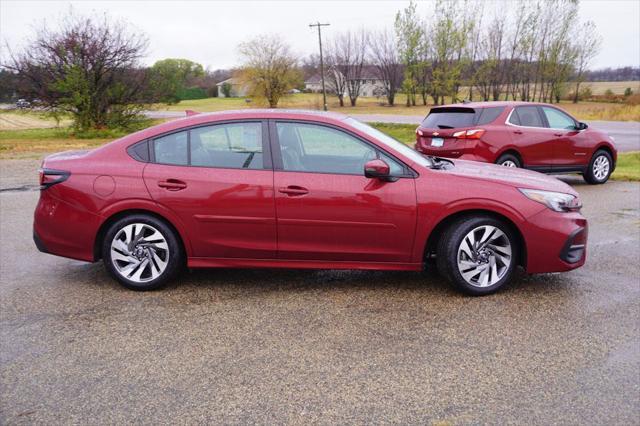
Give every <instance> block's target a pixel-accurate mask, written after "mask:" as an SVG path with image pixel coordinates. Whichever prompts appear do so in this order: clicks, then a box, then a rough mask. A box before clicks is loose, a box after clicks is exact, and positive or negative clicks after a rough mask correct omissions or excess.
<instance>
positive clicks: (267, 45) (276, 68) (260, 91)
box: [238, 35, 302, 108]
mask: <svg viewBox="0 0 640 426" xmlns="http://www.w3.org/2000/svg"><path fill="white" fill-rule="evenodd" d="M239 51H240V53H241V54H242V56H243V59H244V63H243V65H242V67H241V68H240V70H239V72H238V77H239V79H240V80H241V81H242V82H243V83H244V84H247V85H248V86H249V88H250V91H251V94H252V95H253V96H256V97H257V98H261V99H265V100H266V101H267V102H268V103H269V107H270V108H276V107H277V106H278V101H279V100H280V98H281V97H282V96H284V95H285V94H286V93H287V92H288V91H289V90H291V89H293V88H295V86H296V85H297V84H299V83H300V81H301V80H302V74H301V72H300V70H299V69H298V68H297V63H298V59H297V58H296V56H294V55H293V54H292V53H291V49H290V48H289V45H287V44H286V43H285V42H284V41H283V40H282V39H281V38H280V37H279V36H275V35H266V36H260V37H257V38H255V39H253V40H251V41H249V42H246V43H242V44H241V45H240V46H239Z"/></svg>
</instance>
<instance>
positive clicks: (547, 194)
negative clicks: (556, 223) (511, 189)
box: [518, 188, 582, 212]
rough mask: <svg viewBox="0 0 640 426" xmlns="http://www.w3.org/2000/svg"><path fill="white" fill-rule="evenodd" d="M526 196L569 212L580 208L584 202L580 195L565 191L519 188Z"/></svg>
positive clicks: (559, 210) (557, 209)
mask: <svg viewBox="0 0 640 426" xmlns="http://www.w3.org/2000/svg"><path fill="white" fill-rule="evenodd" d="M518 189H519V190H520V192H522V193H523V194H524V195H525V197H527V198H528V199H530V200H533V201H537V202H538V203H542V204H544V205H545V206H547V207H549V208H550V209H551V210H554V211H556V212H569V211H577V210H580V208H581V207H582V204H581V203H580V200H579V199H578V197H575V196H573V195H571V194H565V193H563V192H551V191H540V190H538V189H525V188H518Z"/></svg>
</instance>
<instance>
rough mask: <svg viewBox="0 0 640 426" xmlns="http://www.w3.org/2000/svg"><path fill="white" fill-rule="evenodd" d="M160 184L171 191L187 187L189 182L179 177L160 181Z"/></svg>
mask: <svg viewBox="0 0 640 426" xmlns="http://www.w3.org/2000/svg"><path fill="white" fill-rule="evenodd" d="M158 186H159V187H160V188H164V189H166V190H169V191H180V190H181V189H185V188H186V187H187V184H186V183H185V182H183V181H181V180H178V179H167V180H161V181H159V182H158Z"/></svg>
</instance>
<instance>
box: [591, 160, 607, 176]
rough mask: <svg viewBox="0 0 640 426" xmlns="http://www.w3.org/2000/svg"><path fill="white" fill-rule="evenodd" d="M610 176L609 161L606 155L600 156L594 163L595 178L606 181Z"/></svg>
mask: <svg viewBox="0 0 640 426" xmlns="http://www.w3.org/2000/svg"><path fill="white" fill-rule="evenodd" d="M608 175H609V159H608V158H607V156H606V155H600V156H598V157H597V158H596V159H595V161H594V162H593V176H595V178H596V179H598V180H599V181H601V180H604V179H606V177H607V176H608Z"/></svg>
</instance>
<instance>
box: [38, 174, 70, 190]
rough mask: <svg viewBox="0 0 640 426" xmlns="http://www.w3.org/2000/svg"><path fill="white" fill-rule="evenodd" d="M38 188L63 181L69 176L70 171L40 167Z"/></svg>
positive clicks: (44, 187)
mask: <svg viewBox="0 0 640 426" xmlns="http://www.w3.org/2000/svg"><path fill="white" fill-rule="evenodd" d="M38 174H39V177H40V189H47V188H49V187H51V186H53V185H55V184H57V183H60V182H64V181H65V180H67V179H68V178H69V175H70V174H71V173H70V172H67V171H65V170H53V169H40V170H38Z"/></svg>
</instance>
